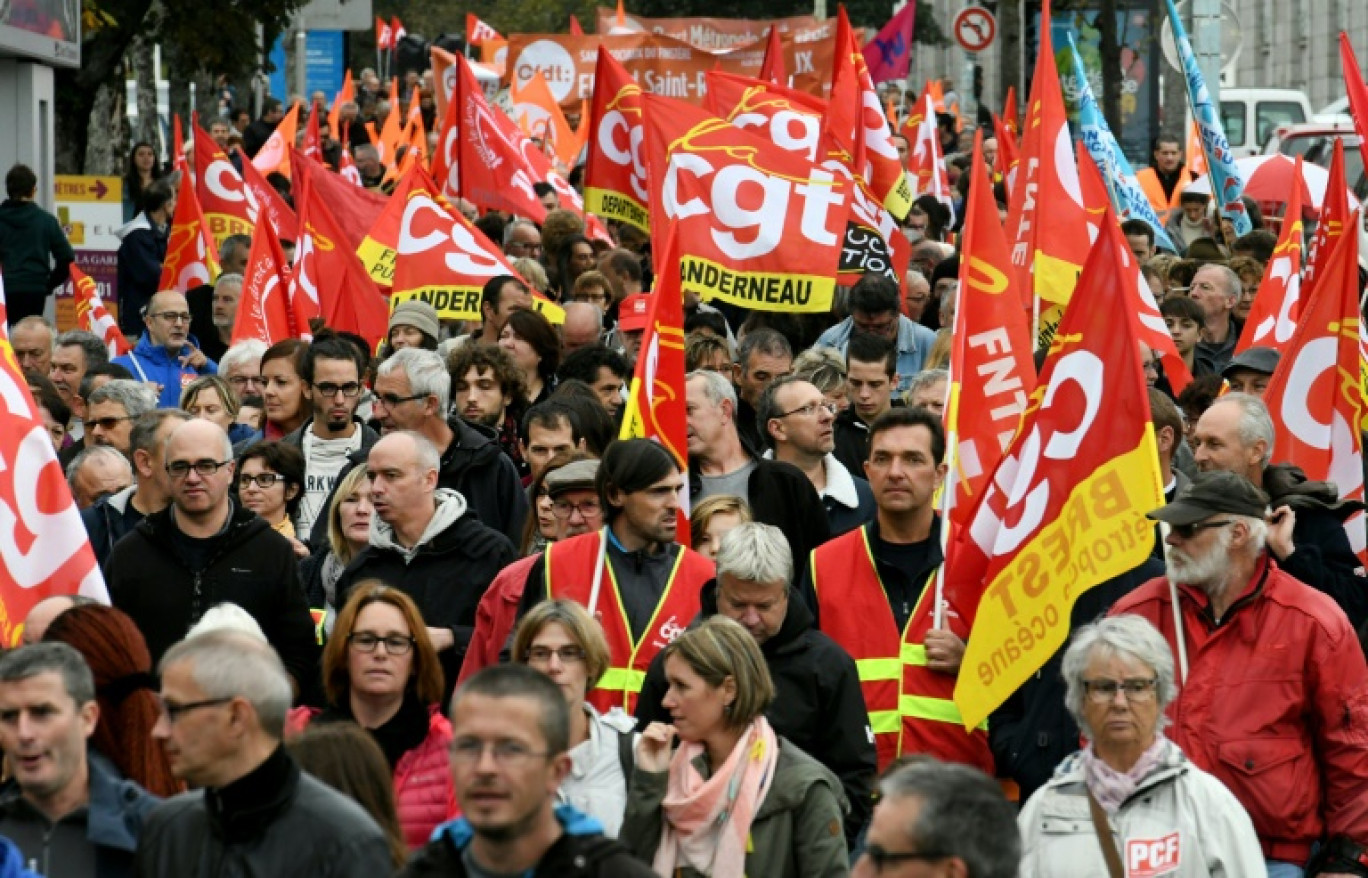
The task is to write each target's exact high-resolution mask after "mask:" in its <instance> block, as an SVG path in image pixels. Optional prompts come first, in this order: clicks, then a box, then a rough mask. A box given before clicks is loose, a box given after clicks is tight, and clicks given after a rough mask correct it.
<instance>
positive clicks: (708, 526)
mask: <svg viewBox="0 0 1368 878" xmlns="http://www.w3.org/2000/svg"><path fill="white" fill-rule="evenodd" d="M750 520H751V510H750V506H749V505H747V503H746V501H745V500H742V499H741V498H740V497H737V496H736V495H734V494H715V495H713V496H712V497H709V498H708V499H706V500H704V501H703V502H702V503H699V504H698V505H697V506H695V507H694V508H693V511H692V512H690V513H689V536H690V537H691V538H692V545H693V550H694V551H695V552H698V553H699V554H700V555H705V556H707V557H708V558H710V559H712V560H714V561H716V560H717V550H718V549H719V548H720V547H721V545H722V537H723V535H724V534H726V532H727V531H729V530H731V529H732V528H734V527H736V526H737V525H738V524H745V523H746V522H748V521H750Z"/></svg>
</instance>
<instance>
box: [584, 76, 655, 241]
mask: <svg viewBox="0 0 1368 878" xmlns="http://www.w3.org/2000/svg"><path fill="white" fill-rule="evenodd" d="M585 124H587V125H588V126H589V157H588V162H587V163H586V165H585V167H584V206H585V209H586V210H590V211H592V212H594V213H596V214H598V215H599V216H601V217H603V218H605V219H610V220H617V221H618V222H624V223H627V224H628V225H630V226H632V227H634V228H636V229H638V230H640V231H642V232H645V233H647V234H650V231H651V214H650V211H649V210H648V209H647V204H649V203H650V200H651V198H650V181H649V180H647V179H646V159H645V156H644V154H643V150H644V146H643V143H642V140H643V138H644V137H645V130H644V129H643V128H642V126H641V86H639V85H637V83H636V80H635V79H633V78H632V75H631V74H630V73H628V72H627V69H626V68H625V67H623V66H622V64H621V62H619V61H617V60H616V59H615V58H613V56H612V54H611V53H609V52H599V54H598V66H597V67H596V68H595V72H594V102H593V105H592V107H591V109H590V114H589V119H588V120H587V122H586V123H585Z"/></svg>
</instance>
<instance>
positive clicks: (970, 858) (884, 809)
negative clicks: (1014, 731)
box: [851, 759, 1021, 878]
mask: <svg viewBox="0 0 1368 878" xmlns="http://www.w3.org/2000/svg"><path fill="white" fill-rule="evenodd" d="M1020 861H1021V832H1020V830H1019V829H1018V828H1017V822H1016V808H1015V807H1013V805H1012V803H1011V802H1009V801H1007V799H1006V797H1005V796H1003V794H1002V789H1001V787H999V786H998V784H997V782H996V781H994V780H993V779H992V778H991V777H989V776H988V775H986V774H984V773H983V772H981V771H977V770H975V769H973V768H970V767H968V766H966V765H956V764H954V763H952V762H937V761H936V760H934V759H926V760H920V761H917V762H911V763H908V764H907V765H901V766H899V767H898V768H895V769H894V770H893V771H890V772H889V773H888V774H887V775H886V776H885V777H884V778H883V779H882V780H880V781H879V804H877V805H875V806H874V820H873V821H872V822H871V823H870V824H869V834H868V835H867V836H866V838H865V849H864V853H862V854H861V855H860V858H859V859H858V860H856V861H855V867H854V869H853V870H852V871H851V875H852V876H853V878H875V876H889V878H892V876H912V875H960V876H963V878H1016V876H1017V874H1018V872H1017V870H1018V868H1019V864H1020Z"/></svg>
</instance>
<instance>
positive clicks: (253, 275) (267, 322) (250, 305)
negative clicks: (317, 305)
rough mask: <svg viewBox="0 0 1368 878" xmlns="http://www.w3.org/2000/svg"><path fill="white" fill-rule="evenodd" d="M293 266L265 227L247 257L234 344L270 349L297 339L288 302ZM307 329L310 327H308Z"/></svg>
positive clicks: (257, 235)
mask: <svg viewBox="0 0 1368 878" xmlns="http://www.w3.org/2000/svg"><path fill="white" fill-rule="evenodd" d="M289 287H290V264H289V263H288V262H287V261H286V260H285V252H284V251H283V250H282V249H281V247H280V239H279V238H277V237H276V233H275V229H273V228H271V225H270V223H262V224H261V226H260V227H259V228H258V229H257V232H256V234H255V235H253V236H252V249H251V250H250V251H248V253H247V276H246V277H245V278H244V279H243V282H242V296H241V297H240V298H239V299H238V309H237V319H236V320H235V321H234V322H233V338H232V343H233V344H237V343H238V342H240V341H246V340H248V339H253V338H254V339H258V340H260V341H263V342H265V343H266V344H267V345H268V346H269V345H273V344H275V343H276V342H278V341H284V340H285V339H287V338H294V337H295V334H296V333H295V327H294V325H293V319H292V317H291V315H290V303H289V302H288V300H287V296H288V295H289ZM305 328H307V327H305Z"/></svg>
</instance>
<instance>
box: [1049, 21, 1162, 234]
mask: <svg viewBox="0 0 1368 878" xmlns="http://www.w3.org/2000/svg"><path fill="white" fill-rule="evenodd" d="M1069 54H1070V55H1071V56H1072V57H1073V66H1074V78H1075V79H1076V80H1077V85H1076V90H1077V92H1078V128H1079V132H1080V135H1081V136H1082V139H1083V145H1084V146H1085V147H1087V149H1088V155H1090V156H1092V160H1093V162H1094V163H1095V164H1096V165H1097V169H1098V170H1099V171H1101V172H1102V179H1103V181H1105V182H1106V184H1107V192H1108V193H1109V194H1110V195H1111V200H1112V206H1113V207H1114V208H1116V214H1117V216H1119V217H1121V218H1122V219H1129V218H1132V217H1133V218H1135V219H1138V220H1144V221H1145V222H1147V223H1149V226H1150V228H1152V229H1154V243H1155V245H1157V246H1159V247H1162V248H1163V249H1165V250H1170V251H1172V252H1174V253H1178V252H1180V251H1179V249H1178V248H1177V247H1176V246H1174V244H1173V240H1172V239H1171V238H1170V237H1169V236H1168V232H1165V231H1164V224H1163V223H1162V222H1161V221H1160V220H1159V216H1158V214H1156V213H1155V212H1154V207H1153V206H1152V205H1151V204H1150V201H1149V198H1148V197H1146V195H1145V191H1144V190H1143V189H1141V188H1140V181H1139V180H1137V179H1136V177H1135V170H1134V169H1133V168H1132V167H1131V163H1130V161H1129V160H1127V158H1126V154H1125V153H1123V152H1122V151H1121V144H1119V143H1117V142H1116V136H1115V135H1113V134H1112V131H1111V126H1110V125H1108V124H1107V118H1106V117H1105V116H1103V115H1102V108H1101V107H1099V106H1098V105H1097V98H1096V97H1094V96H1093V90H1092V84H1091V83H1090V82H1088V73H1087V71H1086V70H1085V69H1084V68H1083V59H1082V58H1081V57H1079V54H1078V46H1076V45H1075V44H1074V38H1073V34H1072V33H1071V34H1069Z"/></svg>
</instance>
